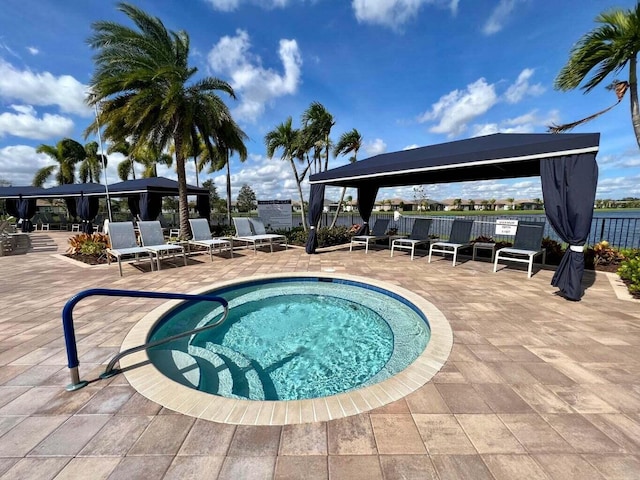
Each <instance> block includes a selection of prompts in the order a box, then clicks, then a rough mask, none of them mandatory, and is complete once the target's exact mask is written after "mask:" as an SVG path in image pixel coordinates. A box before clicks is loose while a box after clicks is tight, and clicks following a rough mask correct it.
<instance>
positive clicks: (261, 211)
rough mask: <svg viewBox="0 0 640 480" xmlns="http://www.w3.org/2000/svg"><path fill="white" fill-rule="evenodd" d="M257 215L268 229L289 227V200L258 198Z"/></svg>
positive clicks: (290, 224) (290, 212)
mask: <svg viewBox="0 0 640 480" xmlns="http://www.w3.org/2000/svg"><path fill="white" fill-rule="evenodd" d="M258 216H259V217H260V220H262V223H264V225H265V227H267V228H269V229H270V230H282V229H290V228H291V227H292V226H293V211H292V209H291V200H258Z"/></svg>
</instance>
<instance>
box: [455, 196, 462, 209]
mask: <svg viewBox="0 0 640 480" xmlns="http://www.w3.org/2000/svg"><path fill="white" fill-rule="evenodd" d="M453 206H454V207H455V209H456V210H460V207H461V206H462V199H461V198H454V199H453Z"/></svg>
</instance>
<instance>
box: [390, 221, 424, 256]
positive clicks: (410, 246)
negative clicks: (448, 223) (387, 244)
mask: <svg viewBox="0 0 640 480" xmlns="http://www.w3.org/2000/svg"><path fill="white" fill-rule="evenodd" d="M430 229H431V219H430V218H417V219H416V220H415V221H414V222H413V227H411V233H410V234H409V236H408V237H407V238H396V239H395V240H393V242H391V256H392V257H393V251H394V250H395V249H396V248H398V249H401V250H410V251H411V260H413V255H414V253H415V251H416V247H417V246H418V245H426V244H428V243H430V241H431V239H430V238H429V230H430Z"/></svg>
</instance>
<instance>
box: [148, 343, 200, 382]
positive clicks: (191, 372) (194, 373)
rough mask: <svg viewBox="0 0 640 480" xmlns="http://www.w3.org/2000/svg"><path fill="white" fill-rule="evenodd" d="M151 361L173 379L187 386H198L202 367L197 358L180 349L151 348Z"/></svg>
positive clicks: (149, 351) (149, 352) (149, 353)
mask: <svg viewBox="0 0 640 480" xmlns="http://www.w3.org/2000/svg"><path fill="white" fill-rule="evenodd" d="M147 353H148V355H149V358H150V359H151V362H152V363H153V364H154V365H155V366H156V367H157V368H158V370H160V371H161V372H162V373H163V374H164V375H166V376H167V377H169V378H170V379H171V380H173V381H175V382H178V383H180V384H182V385H186V386H187V387H191V388H197V387H198V385H199V383H200V376H201V368H200V366H199V364H198V361H197V359H195V358H194V357H193V356H191V355H189V354H188V353H185V352H182V351H180V350H169V349H154V348H152V349H149V350H148V352H147Z"/></svg>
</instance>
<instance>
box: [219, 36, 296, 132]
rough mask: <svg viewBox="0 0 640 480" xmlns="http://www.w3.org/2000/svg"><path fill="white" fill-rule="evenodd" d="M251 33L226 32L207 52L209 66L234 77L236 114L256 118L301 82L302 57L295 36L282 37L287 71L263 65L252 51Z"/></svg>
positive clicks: (232, 79)
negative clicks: (236, 102) (237, 99)
mask: <svg viewBox="0 0 640 480" xmlns="http://www.w3.org/2000/svg"><path fill="white" fill-rule="evenodd" d="M250 47H251V43H250V41H249V35H248V33H247V32H246V31H244V30H237V32H236V36H235V37H229V36H225V37H223V38H221V39H220V41H219V42H218V43H217V44H216V45H215V46H214V47H213V48H212V49H211V51H210V52H209V55H208V59H209V65H210V67H211V68H212V69H213V70H214V71H216V72H220V73H222V74H225V75H228V76H230V77H231V82H230V83H231V86H232V87H233V89H234V91H235V92H236V95H237V96H238V98H239V100H240V105H239V106H238V107H237V108H236V109H234V111H233V114H234V117H237V118H238V119H240V120H246V121H251V122H255V121H256V119H257V118H258V117H259V116H260V115H261V114H262V113H263V112H264V110H265V106H266V105H268V104H269V103H270V102H271V101H273V99H275V98H277V97H281V96H283V95H291V94H293V93H295V92H296V91H297V89H298V85H299V83H300V74H301V71H300V67H301V66H302V58H301V55H300V50H299V48H298V44H297V42H296V41H295V40H285V39H283V40H280V48H279V50H278V54H279V56H280V59H281V60H282V64H283V67H284V74H279V73H277V72H276V71H274V70H272V69H268V68H264V67H263V66H262V61H261V59H260V57H258V56H256V55H252V54H251V53H250Z"/></svg>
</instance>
